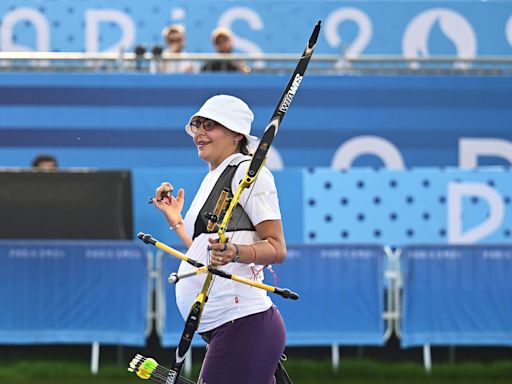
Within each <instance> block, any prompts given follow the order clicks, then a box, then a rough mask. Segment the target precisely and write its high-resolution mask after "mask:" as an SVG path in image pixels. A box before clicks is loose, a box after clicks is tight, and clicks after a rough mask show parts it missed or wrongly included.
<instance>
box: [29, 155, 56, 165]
mask: <svg viewBox="0 0 512 384" xmlns="http://www.w3.org/2000/svg"><path fill="white" fill-rule="evenodd" d="M47 161H53V162H54V163H55V167H57V166H58V164H57V159H56V158H55V157H54V156H52V155H38V156H36V157H35V158H34V160H32V166H33V167H35V168H37V167H39V164H41V163H44V162H47Z"/></svg>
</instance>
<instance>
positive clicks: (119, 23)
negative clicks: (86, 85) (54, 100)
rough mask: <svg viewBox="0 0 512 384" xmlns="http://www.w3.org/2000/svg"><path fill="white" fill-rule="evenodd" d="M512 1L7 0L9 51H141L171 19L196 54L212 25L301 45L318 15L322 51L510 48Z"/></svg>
mask: <svg viewBox="0 0 512 384" xmlns="http://www.w3.org/2000/svg"><path fill="white" fill-rule="evenodd" d="M511 10H512V4H511V2H510V1H474V0H467V1H449V0H445V1H430V0H423V1H379V0H374V1H344V2H341V1H329V0H315V1H292V0H277V1H275V0H271V1H270V0H266V1H261V0H260V1H250V0H238V1H227V0H226V1H208V0H196V1H193V2H190V1H186V0H175V1H172V2H169V1H166V0H146V1H138V0H110V1H107V2H106V1H104V0H88V1H65V0H46V1H40V0H3V1H2V2H0V18H1V19H2V33H1V35H2V40H1V49H2V50H3V51H10V50H39V51H105V50H112V51H118V50H119V49H120V48H121V47H124V49H126V50H132V49H133V47H134V46H135V44H140V43H144V44H147V45H155V44H161V43H162V37H161V35H160V31H161V29H162V28H163V27H164V26H165V25H167V24H169V23H181V24H183V25H184V26H185V27H186V28H187V36H188V38H187V40H188V45H187V49H188V51H190V52H211V51H212V50H213V49H212V46H211V43H210V33H211V31H212V30H213V29H214V28H215V27H217V26H219V25H222V26H225V27H229V28H231V29H232V30H233V31H234V33H235V47H236V49H237V51H239V52H252V53H258V52H267V53H277V52H287V53H295V52H301V51H302V49H303V44H304V41H305V39H307V37H308V33H309V31H310V29H311V28H312V27H313V25H314V24H315V22H316V21H317V20H318V19H321V20H322V21H323V24H324V28H323V30H322V33H321V35H320V38H319V42H318V47H317V51H318V52H319V53H334V54H340V53H341V52H342V51H346V52H348V53H350V54H352V55H360V54H400V55H404V56H410V57H412V56H421V57H428V56H431V55H458V56H461V57H474V56H479V55H508V54H510V48H511V41H512V25H511V24H512V22H511V18H510V14H511Z"/></svg>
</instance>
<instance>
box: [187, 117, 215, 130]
mask: <svg viewBox="0 0 512 384" xmlns="http://www.w3.org/2000/svg"><path fill="white" fill-rule="evenodd" d="M201 125H202V126H203V129H204V130H205V131H206V132H210V131H211V130H212V129H213V128H215V127H216V126H217V125H219V123H217V122H216V121H213V120H208V119H205V120H202V121H201V120H192V121H191V122H190V124H189V125H188V126H189V127H190V130H191V131H192V133H194V134H196V133H197V132H198V131H199V128H201Z"/></svg>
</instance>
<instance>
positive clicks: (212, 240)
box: [208, 237, 219, 249]
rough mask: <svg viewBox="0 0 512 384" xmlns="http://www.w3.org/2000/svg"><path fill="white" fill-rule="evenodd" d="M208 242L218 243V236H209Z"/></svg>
mask: <svg viewBox="0 0 512 384" xmlns="http://www.w3.org/2000/svg"><path fill="white" fill-rule="evenodd" d="M208 242H209V243H210V244H218V243H219V239H218V238H217V239H214V238H213V237H209V238H208ZM214 248H215V247H212V249H214Z"/></svg>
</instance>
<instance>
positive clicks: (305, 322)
mask: <svg viewBox="0 0 512 384" xmlns="http://www.w3.org/2000/svg"><path fill="white" fill-rule="evenodd" d="M383 265H384V253H383V250H382V248H381V247H377V246H375V247H374V246H366V245H362V246H353V247H352V246H350V247H348V246H338V247H335V246H289V247H288V256H287V258H286V261H285V263H284V264H281V265H275V266H273V268H274V270H275V272H276V273H277V285H278V286H279V287H286V288H289V289H290V290H292V291H294V292H297V293H298V294H299V295H300V298H299V300H298V301H292V300H285V299H283V298H281V297H279V296H272V301H273V302H274V303H275V304H276V305H277V307H278V308H279V311H280V312H281V314H282V316H283V318H284V321H285V324H286V332H287V345H330V344H332V343H339V344H343V345H383V344H384V321H383V319H382V314H383V312H384V304H383V298H384V288H383V273H384V272H383ZM266 282H267V283H268V284H273V281H272V280H271V279H267V280H266Z"/></svg>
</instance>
